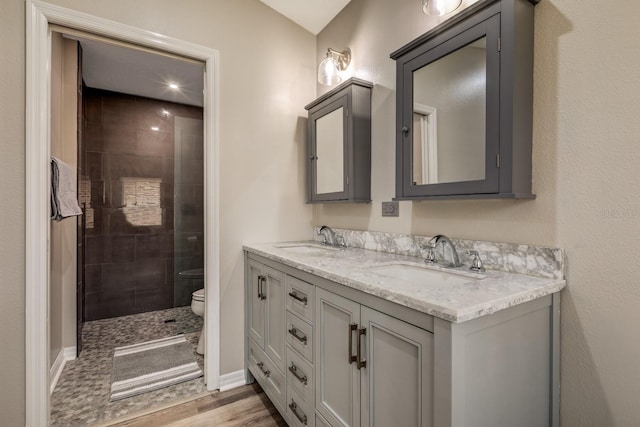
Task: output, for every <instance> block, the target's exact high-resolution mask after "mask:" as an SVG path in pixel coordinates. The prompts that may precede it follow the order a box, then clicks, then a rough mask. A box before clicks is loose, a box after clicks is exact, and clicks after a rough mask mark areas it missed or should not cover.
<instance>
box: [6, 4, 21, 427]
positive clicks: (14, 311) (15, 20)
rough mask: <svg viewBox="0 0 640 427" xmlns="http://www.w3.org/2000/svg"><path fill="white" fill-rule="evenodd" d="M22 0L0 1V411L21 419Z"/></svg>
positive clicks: (9, 420) (12, 421)
mask: <svg viewBox="0 0 640 427" xmlns="http://www.w3.org/2000/svg"><path fill="white" fill-rule="evenodd" d="M24 16H25V15H24V2H23V1H22V0H8V1H2V2H0V58H2V59H0V94H2V96H1V97H0V129H1V130H2V131H1V133H0V206H2V220H1V221H0V236H2V240H1V243H0V272H1V273H0V325H3V328H2V329H1V332H0V342H1V343H2V345H0V361H2V363H1V364H0V384H2V387H0V414H2V423H3V424H6V425H7V426H20V425H24V394H25V387H24V375H25V372H24V367H25V363H24V277H25V274H24V265H25V262H24V259H25V258H24V224H25V221H24V214H25V212H24V201H25V197H24V189H25V187H24V185H25V177H24V154H25V149H24V143H25V141H24V123H25V119H24V90H25V86H24V84H25V76H24V71H25V62H24V61H25V60H24V43H25V28H24V19H25V18H24Z"/></svg>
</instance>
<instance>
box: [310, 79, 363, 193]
mask: <svg viewBox="0 0 640 427" xmlns="http://www.w3.org/2000/svg"><path fill="white" fill-rule="evenodd" d="M372 87H373V84H372V83H370V82H367V81H365V80H361V79H357V78H351V79H349V80H347V81H345V82H344V83H342V84H341V85H339V86H337V87H335V88H334V89H332V90H331V91H329V92H327V93H326V94H324V95H322V96H320V97H319V98H318V99H316V100H315V101H313V102H312V103H310V104H309V105H307V106H305V107H304V108H305V109H307V110H308V111H309V122H308V133H307V203H330V202H361V203H368V202H370V201H371V88H372Z"/></svg>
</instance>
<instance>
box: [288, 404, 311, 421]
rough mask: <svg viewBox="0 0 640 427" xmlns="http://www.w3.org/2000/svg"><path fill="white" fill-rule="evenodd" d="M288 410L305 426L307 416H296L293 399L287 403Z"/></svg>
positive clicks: (296, 406)
mask: <svg viewBox="0 0 640 427" xmlns="http://www.w3.org/2000/svg"><path fill="white" fill-rule="evenodd" d="M289 409H291V412H293V415H295V416H296V418H297V419H298V420H300V422H301V423H302V424H304V425H307V416H306V415H304V414H303V415H302V416H301V415H300V414H298V405H297V404H296V402H295V401H294V400H293V399H291V403H289Z"/></svg>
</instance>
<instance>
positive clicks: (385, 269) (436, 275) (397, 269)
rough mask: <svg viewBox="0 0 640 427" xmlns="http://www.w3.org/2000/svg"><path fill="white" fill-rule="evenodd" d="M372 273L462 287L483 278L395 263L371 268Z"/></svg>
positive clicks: (412, 280)
mask: <svg viewBox="0 0 640 427" xmlns="http://www.w3.org/2000/svg"><path fill="white" fill-rule="evenodd" d="M369 270H370V271H375V272H376V273H378V274H382V275H384V276H389V277H395V278H398V279H402V280H408V281H411V282H420V283H425V284H426V283H429V282H430V283H433V284H442V285H451V286H455V285H462V284H465V283H469V282H475V281H477V280H481V279H482V278H483V277H482V276H479V275H475V274H471V273H469V274H468V275H467V274H458V273H449V272H447V271H441V270H434V269H430V268H428V267H422V266H418V265H415V264H408V263H407V264H405V263H393V264H385V265H380V266H376V267H370V268H369Z"/></svg>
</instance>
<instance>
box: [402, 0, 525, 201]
mask: <svg viewBox="0 0 640 427" xmlns="http://www.w3.org/2000/svg"><path fill="white" fill-rule="evenodd" d="M534 3H536V2H533V3H532V2H529V1H528V0H501V1H496V0H481V1H479V2H477V3H476V4H474V5H472V6H470V7H468V8H467V9H465V10H464V11H463V12H461V13H460V14H459V15H457V16H455V17H453V18H451V19H450V20H448V21H445V22H444V23H443V24H441V25H440V26H438V27H436V28H434V29H433V30H431V31H429V32H427V33H425V34H424V35H423V36H421V37H419V38H418V39H416V40H414V41H412V42H410V43H409V44H407V45H406V46H404V47H403V48H401V49H399V50H397V51H396V52H394V53H392V54H391V58H393V59H395V60H396V70H397V71H396V73H397V88H396V90H397V94H396V96H397V101H396V111H397V112H396V159H397V160H396V199H397V200H420V199H429V198H434V199H438V198H491V197H495V198H533V197H535V196H534V195H533V194H531V121H532V90H531V87H532V72H533V71H532V69H533V66H532V65H533V64H532V61H533V53H532V52H533V50H532V48H533V26H532V23H533V6H534ZM516 36H517V37H516Z"/></svg>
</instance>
